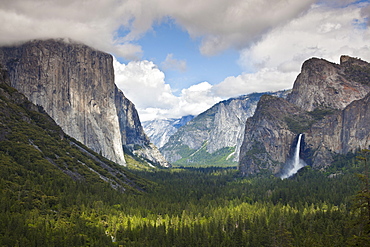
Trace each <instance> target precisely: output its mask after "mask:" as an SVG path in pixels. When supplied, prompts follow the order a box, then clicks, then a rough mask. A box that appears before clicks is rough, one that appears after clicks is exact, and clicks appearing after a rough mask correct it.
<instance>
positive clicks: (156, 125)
mask: <svg viewBox="0 0 370 247" xmlns="http://www.w3.org/2000/svg"><path fill="white" fill-rule="evenodd" d="M193 118H194V116H192V115H188V116H184V117H182V118H170V119H155V120H150V121H144V122H142V125H143V127H144V131H145V133H146V134H147V135H148V137H149V139H150V141H151V142H152V143H153V144H154V145H155V146H157V147H158V148H161V147H163V146H164V145H165V144H166V143H167V142H168V140H169V139H170V137H171V136H172V135H173V134H175V133H176V131H177V130H178V129H179V128H180V127H182V126H184V125H185V124H186V123H187V122H189V121H190V120H192V119H193Z"/></svg>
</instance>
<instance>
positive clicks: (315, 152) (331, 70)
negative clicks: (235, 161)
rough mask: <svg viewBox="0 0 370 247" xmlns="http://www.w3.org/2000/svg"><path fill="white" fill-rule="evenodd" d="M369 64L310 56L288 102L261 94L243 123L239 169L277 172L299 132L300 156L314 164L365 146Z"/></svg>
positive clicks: (369, 114) (322, 165) (369, 115)
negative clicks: (337, 62) (243, 133)
mask: <svg viewBox="0 0 370 247" xmlns="http://www.w3.org/2000/svg"><path fill="white" fill-rule="evenodd" d="M369 86H370V64H369V63H367V62H365V61H362V60H360V59H355V58H351V57H348V56H342V57H341V63H340V64H339V65H338V64H333V63H329V62H327V61H325V60H323V59H316V58H314V59H310V60H308V61H306V62H305V63H304V64H303V66H302V72H301V73H300V75H299V76H298V77H297V79H296V81H295V83H294V87H293V90H292V93H291V94H289V95H288V97H287V100H284V99H278V98H276V97H270V96H263V97H262V98H261V100H260V102H259V103H258V106H257V110H256V112H255V114H254V116H253V117H251V118H249V119H248V121H247V123H246V128H245V136H244V141H243V144H242V148H241V151H240V158H239V169H240V170H241V171H242V172H243V173H244V174H254V173H258V172H262V171H263V170H267V171H268V172H272V173H273V174H278V173H279V172H281V171H282V169H283V168H284V165H285V163H286V161H287V159H288V158H289V157H290V155H292V148H293V147H294V145H295V143H296V139H297V136H298V134H300V133H303V135H304V141H303V147H302V149H301V150H302V154H301V155H302V158H303V159H304V160H305V162H306V163H307V164H309V165H311V166H312V167H314V168H317V169H322V168H326V167H327V166H329V165H330V164H331V162H332V160H333V155H334V154H346V153H348V152H351V151H354V150H356V149H358V148H368V147H369V144H370V141H369V140H370V139H369V138H370V125H369V124H368V121H369V118H370V112H369V106H368V103H369V97H370V96H369V92H370V87H369Z"/></svg>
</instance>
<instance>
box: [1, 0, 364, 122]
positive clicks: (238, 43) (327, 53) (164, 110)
mask: <svg viewBox="0 0 370 247" xmlns="http://www.w3.org/2000/svg"><path fill="white" fill-rule="evenodd" d="M369 16H370V0H366V1H364V0H362V1H357V0H305V1H297V0H202V1H199V0H105V1H101V0H89V1H75V0H33V1H28V0H3V1H1V3H0V23H2V24H1V25H0V33H1V34H2V35H1V36H0V45H6V44H12V43H14V42H22V41H27V40H30V39H40V38H42V39H45V38H61V37H65V38H71V39H73V40H75V41H79V42H82V43H84V44H87V45H89V46H92V47H94V48H96V49H99V50H102V51H105V52H108V53H110V54H112V55H113V56H114V64H113V65H114V69H115V78H116V81H115V82H116V84H117V86H118V87H119V88H120V89H121V90H122V91H123V92H124V94H125V95H126V96H127V97H128V98H129V99H130V100H131V101H132V102H133V103H134V104H135V105H136V108H137V109H138V111H139V115H140V118H141V120H151V119H156V118H175V117H181V116H184V115H189V114H193V115H196V114H199V113H201V112H202V111H205V110H207V109H208V108H209V107H211V106H212V105H213V104H215V103H217V102H219V101H220V100H223V99H228V98H230V97H237V96H239V95H243V94H248V93H252V92H266V91H276V90H282V89H290V88H292V86H293V83H294V80H295V78H296V77H297V75H298V74H299V72H300V68H301V65H302V63H303V62H304V61H305V60H307V59H309V58H311V57H319V58H324V59H326V60H329V61H331V62H336V63H338V62H339V58H340V56H341V55H343V54H344V55H350V56H354V57H359V58H361V59H363V60H366V61H370V42H369V40H370V29H369V26H370V25H369V24H370V23H369V20H370V19H369Z"/></svg>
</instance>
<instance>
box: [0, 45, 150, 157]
mask: <svg viewBox="0 0 370 247" xmlns="http://www.w3.org/2000/svg"><path fill="white" fill-rule="evenodd" d="M0 62H1V63H3V64H5V66H6V68H7V69H8V71H9V74H10V81H11V86H13V87H14V88H16V89H17V90H19V91H20V92H22V93H23V94H25V95H26V97H27V98H28V99H29V100H30V101H31V102H33V103H34V104H37V105H41V106H42V107H43V108H44V109H45V111H46V112H47V113H48V114H49V115H50V116H51V117H52V118H53V119H54V120H55V122H56V123H57V124H58V125H59V126H61V127H62V129H63V130H64V131H65V132H66V133H67V134H68V135H70V136H72V137H74V138H75V139H77V140H78V141H80V142H82V143H83V144H85V145H86V146H88V147H89V148H91V149H92V150H94V151H96V152H100V153H101V154H102V155H103V156H105V157H106V158H108V159H111V160H113V161H115V162H117V163H119V164H125V158H124V151H123V149H124V148H123V147H124V146H125V145H128V144H138V145H146V144H147V145H149V139H148V138H147V137H146V135H145V133H144V131H143V129H142V127H141V124H140V120H139V117H138V115H137V112H136V109H135V107H134V105H133V104H132V103H131V102H130V101H129V100H128V99H127V98H126V97H125V96H124V95H123V93H122V92H120V91H119V89H118V88H117V87H116V85H115V83H114V70H113V58H112V56H111V55H109V54H107V53H104V52H101V51H97V50H95V49H92V48H90V47H88V46H86V45H83V44H79V43H75V42H73V41H70V40H62V39H60V40H35V41H30V42H27V43H24V44H22V45H18V46H12V47H1V48H0Z"/></svg>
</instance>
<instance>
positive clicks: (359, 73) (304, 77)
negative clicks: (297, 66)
mask: <svg viewBox="0 0 370 247" xmlns="http://www.w3.org/2000/svg"><path fill="white" fill-rule="evenodd" d="M369 80H370V77H369V64H368V63H367V62H365V61H362V60H360V59H356V58H352V57H348V56H342V57H341V59H340V64H334V63H330V62H328V61H326V60H324V59H318V58H311V59H309V60H307V61H306V62H304V63H303V65H302V71H301V73H300V74H299V75H298V77H297V79H296V81H295V82H294V86H293V90H292V93H291V94H290V95H288V97H287V99H288V101H289V102H291V103H292V104H295V105H297V106H299V107H300V108H302V109H303V110H305V111H313V110H314V109H315V108H317V107H319V106H325V107H330V108H333V109H341V110H342V109H344V108H345V107H346V106H347V105H348V104H349V103H351V102H352V101H354V100H358V99H362V98H363V97H365V96H366V94H367V93H368V92H369V91H370V85H369V83H364V82H366V81H367V82H368V81H369Z"/></svg>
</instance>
